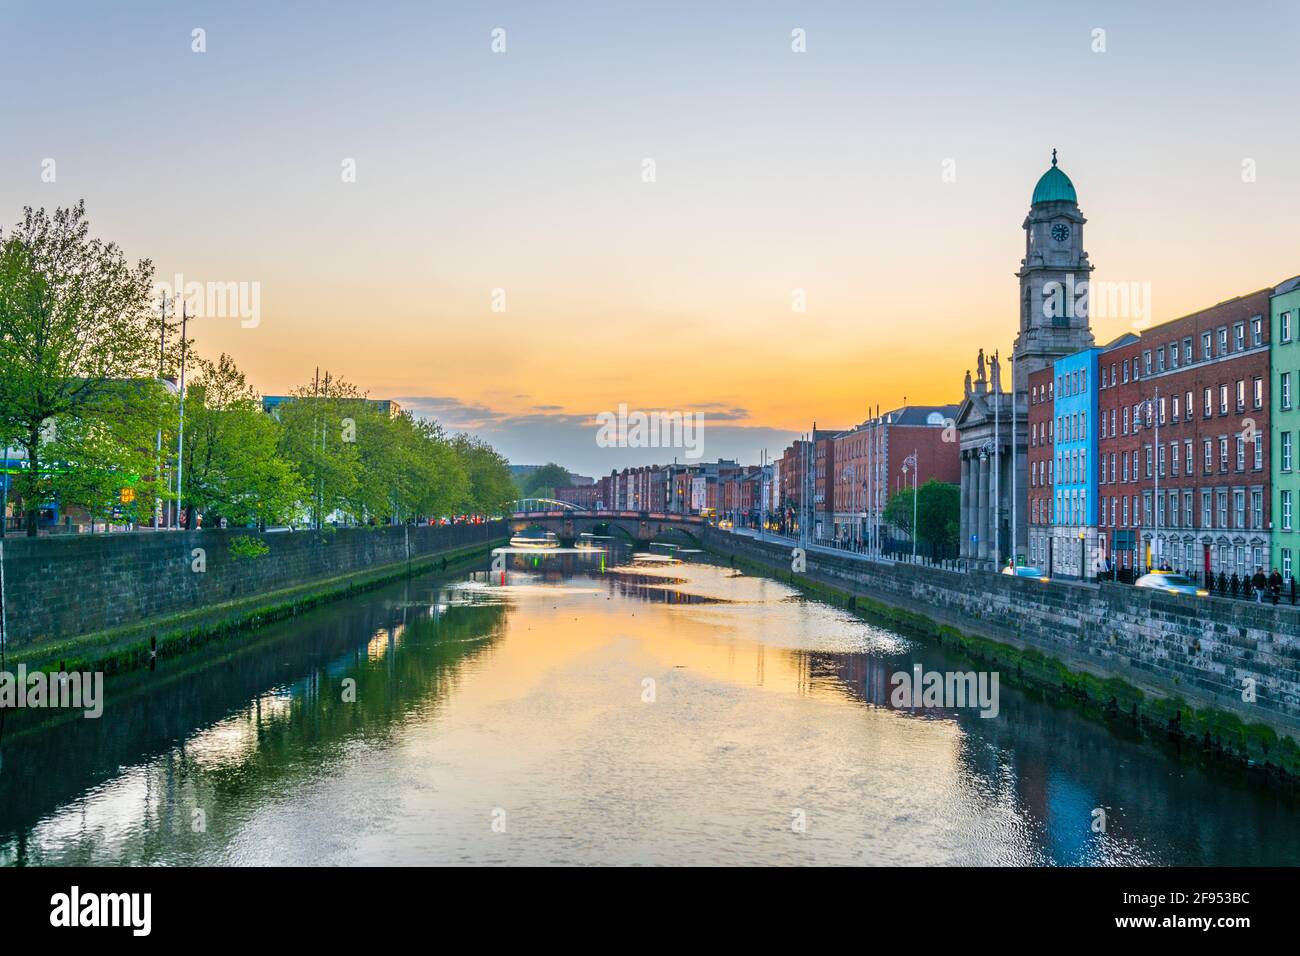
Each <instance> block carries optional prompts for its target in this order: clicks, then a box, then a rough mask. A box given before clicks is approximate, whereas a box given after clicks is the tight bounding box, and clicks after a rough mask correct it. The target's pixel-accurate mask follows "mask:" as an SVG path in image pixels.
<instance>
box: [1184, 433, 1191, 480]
mask: <svg viewBox="0 0 1300 956" xmlns="http://www.w3.org/2000/svg"><path fill="white" fill-rule="evenodd" d="M1183 459H1184V460H1185V461H1186V462H1187V473H1188V474H1189V475H1190V474H1191V473H1192V468H1193V465H1192V440H1191V439H1190V438H1189V439H1187V440H1186V441H1185V442H1183Z"/></svg>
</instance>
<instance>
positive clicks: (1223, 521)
mask: <svg viewBox="0 0 1300 956" xmlns="http://www.w3.org/2000/svg"><path fill="white" fill-rule="evenodd" d="M1227 526H1228V493H1227V492H1226V491H1220V492H1219V527H1220V528H1226V527H1227Z"/></svg>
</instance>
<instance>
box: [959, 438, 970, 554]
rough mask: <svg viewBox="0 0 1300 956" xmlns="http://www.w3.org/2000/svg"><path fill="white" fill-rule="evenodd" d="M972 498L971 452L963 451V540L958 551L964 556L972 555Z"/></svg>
mask: <svg viewBox="0 0 1300 956" xmlns="http://www.w3.org/2000/svg"><path fill="white" fill-rule="evenodd" d="M970 499H971V466H970V454H969V453H967V452H962V453H961V541H960V542H958V543H959V545H960V547H958V549H957V551H958V553H959V554H960V555H961V556H962V557H963V558H968V557H970V533H971V532H970Z"/></svg>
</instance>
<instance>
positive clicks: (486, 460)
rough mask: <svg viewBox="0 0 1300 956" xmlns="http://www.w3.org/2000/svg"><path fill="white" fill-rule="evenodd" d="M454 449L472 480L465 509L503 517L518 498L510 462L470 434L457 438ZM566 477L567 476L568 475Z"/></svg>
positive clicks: (453, 445) (453, 444)
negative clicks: (509, 504)
mask: <svg viewBox="0 0 1300 956" xmlns="http://www.w3.org/2000/svg"><path fill="white" fill-rule="evenodd" d="M452 447H453V448H454V449H455V451H456V456H457V457H458V458H459V459H460V461H461V463H462V464H463V465H464V468H465V473H466V475H467V476H468V479H469V489H468V494H467V496H466V499H465V510H466V511H467V512H472V513H475V514H482V515H499V514H501V513H502V512H503V511H504V509H505V505H506V503H507V502H508V501H510V499H511V498H513V497H514V496H515V483H514V480H513V479H512V478H511V476H510V463H509V462H508V461H506V459H505V457H504V456H503V455H502V454H501V453H500V452H498V451H497V450H496V449H495V448H493V447H492V446H491V445H489V444H488V443H487V442H485V441H483V440H482V439H479V438H473V437H471V436H469V435H457V436H456V438H455V439H453V441H452ZM555 467H557V468H558V467H559V466H558V465H557V466H555ZM539 470H540V469H539ZM565 475H566V477H567V475H568V473H567V472H566V473H565Z"/></svg>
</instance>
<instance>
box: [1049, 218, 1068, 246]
mask: <svg viewBox="0 0 1300 956" xmlns="http://www.w3.org/2000/svg"><path fill="white" fill-rule="evenodd" d="M1052 238H1053V239H1055V240H1056V241H1057V242H1065V240H1066V239H1069V238H1070V227H1069V226H1067V225H1066V224H1065V223H1063V222H1058V223H1057V224H1056V225H1055V226H1053V227H1052Z"/></svg>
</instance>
